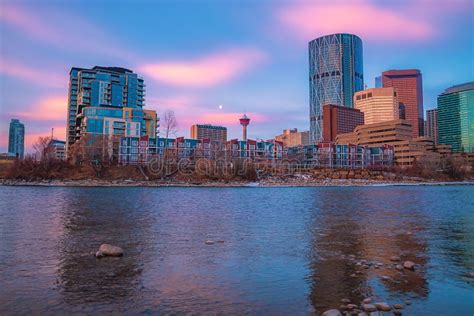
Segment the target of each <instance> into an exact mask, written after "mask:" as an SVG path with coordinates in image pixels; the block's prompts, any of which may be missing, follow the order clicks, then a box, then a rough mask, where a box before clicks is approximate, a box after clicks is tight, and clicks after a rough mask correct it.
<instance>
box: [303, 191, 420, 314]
mask: <svg viewBox="0 0 474 316" xmlns="http://www.w3.org/2000/svg"><path fill="white" fill-rule="evenodd" d="M403 193H404V189H401V190H399V191H398V190H397V188H393V189H392V190H390V191H388V190H360V189H341V190H328V191H327V192H325V193H324V194H319V195H318V198H317V199H315V200H314V201H313V209H319V210H320V211H319V212H315V213H314V214H313V215H314V217H313V219H312V226H313V227H314V229H313V230H312V232H313V237H312V247H311V250H312V252H311V258H312V263H311V265H310V267H311V270H312V274H311V280H312V286H311V294H310V298H311V301H312V303H313V306H314V307H315V309H316V310H319V311H321V310H323V311H324V310H325V309H328V308H335V307H338V306H339V305H341V304H340V300H341V299H342V298H348V299H350V300H351V301H353V302H356V303H359V302H361V301H362V300H363V299H364V298H367V297H373V296H375V297H377V295H376V293H377V289H376V288H374V286H373V285H372V283H373V282H372V280H373V279H376V280H378V281H380V283H381V284H383V286H384V287H385V288H386V289H387V290H388V291H390V292H394V293H395V292H398V293H404V294H406V295H407V297H408V296H411V297H413V295H409V294H414V295H416V296H418V297H425V296H426V295H427V294H428V293H427V291H428V284H427V279H426V273H425V271H424V270H423V269H417V271H416V272H411V271H408V270H402V271H399V270H398V269H396V268H395V267H394V266H395V263H394V262H393V261H392V260H391V258H392V257H400V258H401V261H402V262H403V261H404V260H410V261H413V262H416V263H418V264H420V265H422V266H425V265H426V263H427V261H428V259H427V244H426V241H425V240H424V238H423V235H422V233H423V231H425V229H426V220H425V219H424V216H422V215H420V212H419V209H412V210H408V209H407V210H403V209H400V208H399V207H400V205H401V204H400V203H399V202H398V201H399V199H400V198H402V197H403ZM335 209H338V211H336V212H335V211H334V210H335ZM367 265H369V266H368V267H367ZM402 302H403V301H402Z"/></svg>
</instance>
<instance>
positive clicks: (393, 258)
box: [390, 256, 400, 262]
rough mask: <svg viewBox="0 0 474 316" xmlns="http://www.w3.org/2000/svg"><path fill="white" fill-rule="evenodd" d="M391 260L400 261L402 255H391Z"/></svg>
mask: <svg viewBox="0 0 474 316" xmlns="http://www.w3.org/2000/svg"><path fill="white" fill-rule="evenodd" d="M390 261H394V262H397V261H400V257H397V256H392V257H390Z"/></svg>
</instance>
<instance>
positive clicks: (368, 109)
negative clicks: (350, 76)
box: [354, 88, 400, 124]
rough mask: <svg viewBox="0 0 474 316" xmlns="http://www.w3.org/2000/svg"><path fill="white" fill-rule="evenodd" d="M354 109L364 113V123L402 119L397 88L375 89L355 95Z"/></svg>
mask: <svg viewBox="0 0 474 316" xmlns="http://www.w3.org/2000/svg"><path fill="white" fill-rule="evenodd" d="M354 108H356V109H357V110H360V111H361V112H362V113H364V123H365V124H374V123H380V122H384V121H393V120H398V119H399V118H400V113H399V108H398V97H397V91H396V90H395V88H373V89H366V90H362V91H358V92H356V93H355V94H354Z"/></svg>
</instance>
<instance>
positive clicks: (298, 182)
mask: <svg viewBox="0 0 474 316" xmlns="http://www.w3.org/2000/svg"><path fill="white" fill-rule="evenodd" d="M0 185H2V186H45V187H331V186H407V185H432V186H433V185H474V181H472V180H470V181H462V182H459V181H457V182H455V181H453V182H439V181H429V180H426V179H420V178H404V179H401V180H374V179H315V178H312V177H307V176H306V175H300V176H291V177H284V178H283V177H266V178H264V179H261V180H259V181H245V180H243V181H236V180H233V181H211V180H209V181H203V182H196V181H194V182H193V181H179V180H174V179H170V180H133V179H125V180H97V179H84V180H36V181H26V180H11V179H0Z"/></svg>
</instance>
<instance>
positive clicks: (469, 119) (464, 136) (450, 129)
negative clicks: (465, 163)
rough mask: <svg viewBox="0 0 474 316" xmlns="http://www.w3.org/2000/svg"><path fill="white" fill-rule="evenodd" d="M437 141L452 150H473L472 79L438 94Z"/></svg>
mask: <svg viewBox="0 0 474 316" xmlns="http://www.w3.org/2000/svg"><path fill="white" fill-rule="evenodd" d="M438 142H439V143H440V144H447V145H451V147H452V150H453V152H458V153H459V152H474V81H473V82H468V83H464V84H461V85H457V86H453V87H451V88H448V89H446V90H445V91H444V92H443V93H442V94H440V95H439V96H438Z"/></svg>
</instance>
